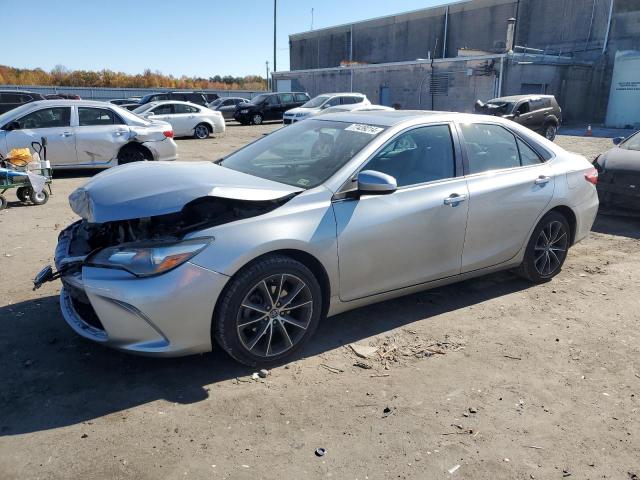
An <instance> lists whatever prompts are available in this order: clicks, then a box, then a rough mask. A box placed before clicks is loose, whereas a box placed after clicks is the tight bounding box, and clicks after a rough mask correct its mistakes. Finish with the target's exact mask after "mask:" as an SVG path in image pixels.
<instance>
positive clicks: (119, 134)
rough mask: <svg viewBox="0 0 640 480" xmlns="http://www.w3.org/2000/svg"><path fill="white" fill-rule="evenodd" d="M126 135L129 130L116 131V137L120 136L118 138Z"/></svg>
mask: <svg viewBox="0 0 640 480" xmlns="http://www.w3.org/2000/svg"><path fill="white" fill-rule="evenodd" d="M125 133H127V130H116V131H115V135H116V136H118V137H119V136H121V135H124V134H125Z"/></svg>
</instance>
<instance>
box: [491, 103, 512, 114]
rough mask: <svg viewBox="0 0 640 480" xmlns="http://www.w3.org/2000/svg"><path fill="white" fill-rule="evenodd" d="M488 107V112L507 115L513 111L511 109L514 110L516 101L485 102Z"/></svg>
mask: <svg viewBox="0 0 640 480" xmlns="http://www.w3.org/2000/svg"><path fill="white" fill-rule="evenodd" d="M485 105H486V106H487V107H489V108H488V110H489V111H488V112H487V113H490V114H491V115H497V114H502V115H506V114H509V113H511V111H512V110H513V107H514V106H515V103H513V102H487V103H486V104H485Z"/></svg>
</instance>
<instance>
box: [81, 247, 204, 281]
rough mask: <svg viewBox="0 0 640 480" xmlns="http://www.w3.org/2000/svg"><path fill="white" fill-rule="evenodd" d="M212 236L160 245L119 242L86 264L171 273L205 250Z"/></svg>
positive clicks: (138, 272)
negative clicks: (119, 243)
mask: <svg viewBox="0 0 640 480" xmlns="http://www.w3.org/2000/svg"><path fill="white" fill-rule="evenodd" d="M212 240H213V238H210V237H207V238H194V239H192V240H185V241H183V242H178V243H167V244H157V245H120V246H117V247H109V248H105V249H103V250H100V251H99V252H97V253H95V254H94V255H92V256H91V257H90V258H88V259H87V261H86V264H87V265H91V266H94V267H103V268H119V269H122V270H126V271H127V272H129V273H132V274H134V275H136V276H138V277H148V276H151V275H158V274H160V273H164V272H168V271H169V270H172V269H174V268H176V267H178V266H179V265H182V264H183V263H184V262H186V261H187V260H189V259H190V258H192V257H194V256H195V255H197V254H198V253H200V252H201V251H202V250H204V249H205V248H206V247H207V246H208V245H209V244H210V243H211V241H212Z"/></svg>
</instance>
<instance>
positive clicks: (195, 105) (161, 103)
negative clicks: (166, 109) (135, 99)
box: [140, 100, 202, 107]
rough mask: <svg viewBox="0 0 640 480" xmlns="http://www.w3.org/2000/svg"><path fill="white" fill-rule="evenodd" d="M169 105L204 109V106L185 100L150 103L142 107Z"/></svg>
mask: <svg viewBox="0 0 640 480" xmlns="http://www.w3.org/2000/svg"><path fill="white" fill-rule="evenodd" d="M168 103H179V104H181V105H189V106H190V107H202V105H198V104H197V103H193V102H185V101H183V100H157V101H155V102H148V103H143V104H142V105H140V106H141V107H142V106H143V105H153V106H156V105H166V104H168Z"/></svg>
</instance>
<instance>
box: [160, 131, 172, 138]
mask: <svg viewBox="0 0 640 480" xmlns="http://www.w3.org/2000/svg"><path fill="white" fill-rule="evenodd" d="M162 134H163V135H164V136H165V137H167V138H173V130H165V131H164V132H162Z"/></svg>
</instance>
